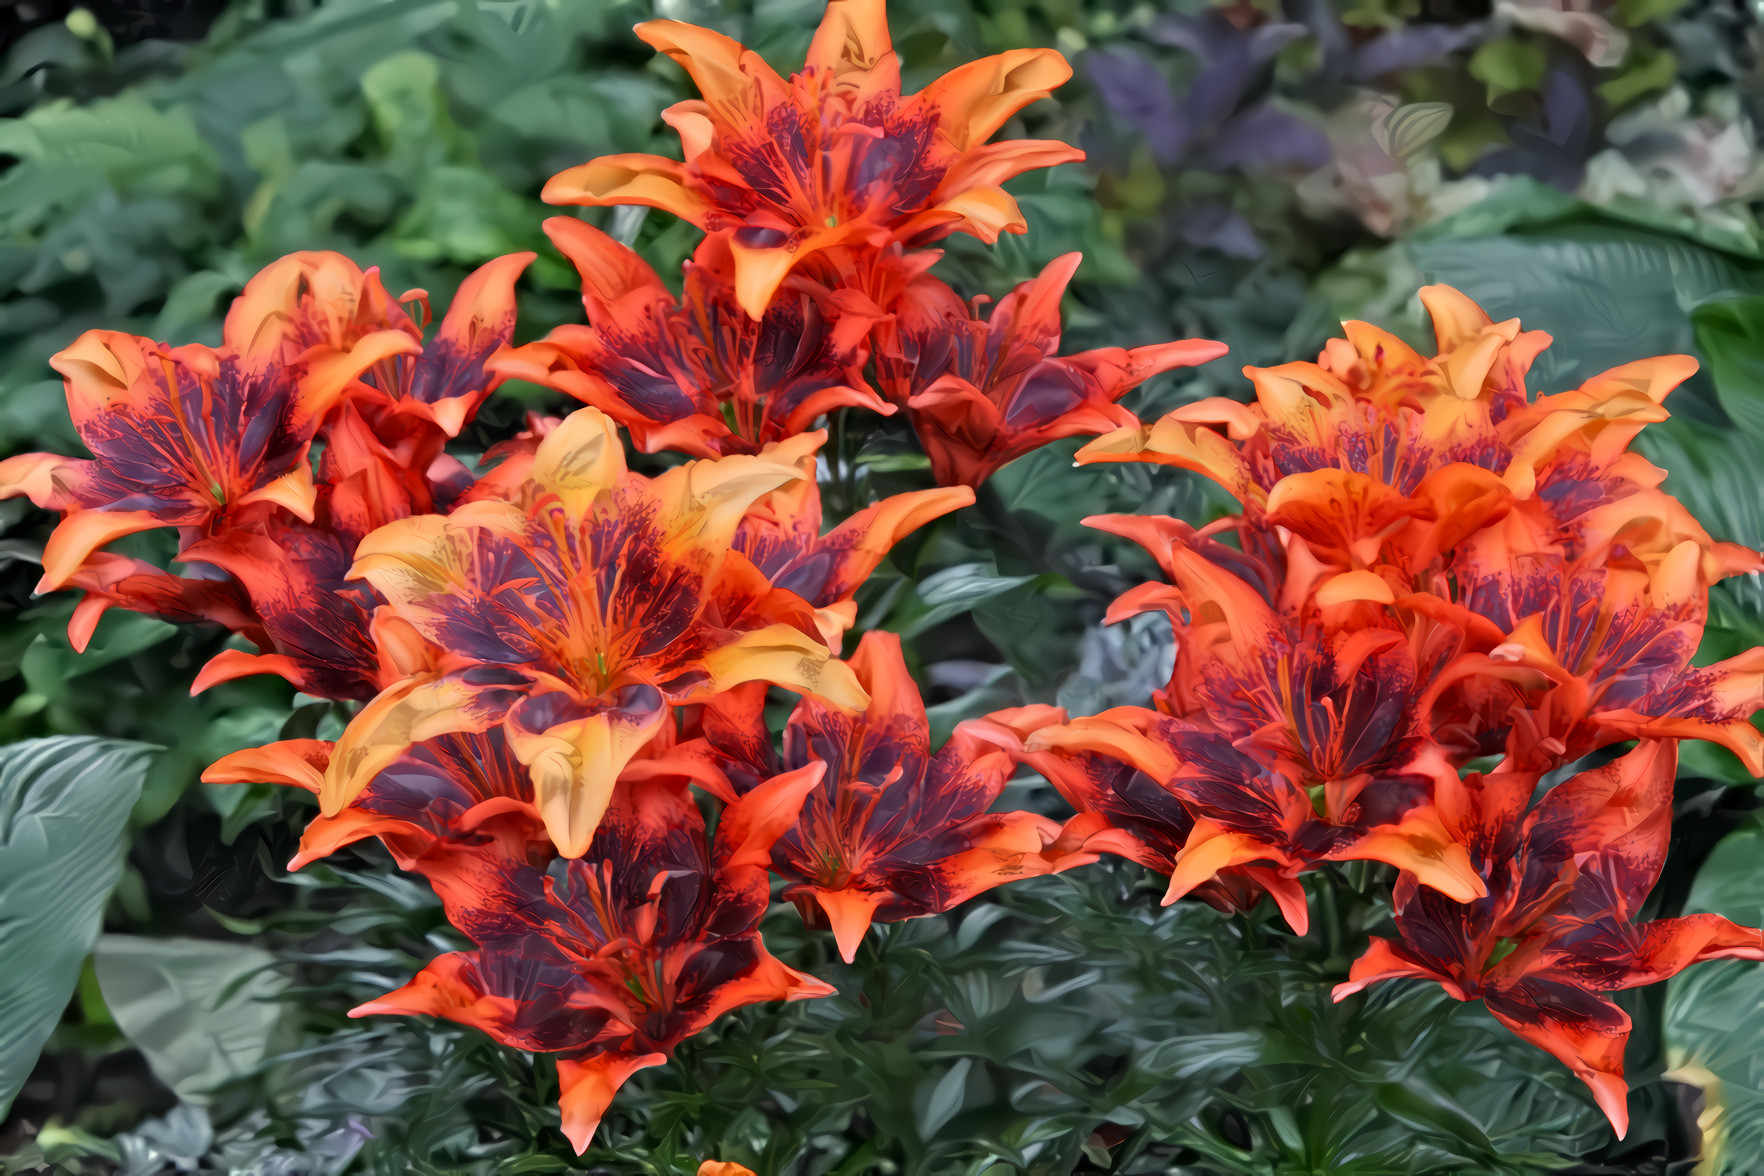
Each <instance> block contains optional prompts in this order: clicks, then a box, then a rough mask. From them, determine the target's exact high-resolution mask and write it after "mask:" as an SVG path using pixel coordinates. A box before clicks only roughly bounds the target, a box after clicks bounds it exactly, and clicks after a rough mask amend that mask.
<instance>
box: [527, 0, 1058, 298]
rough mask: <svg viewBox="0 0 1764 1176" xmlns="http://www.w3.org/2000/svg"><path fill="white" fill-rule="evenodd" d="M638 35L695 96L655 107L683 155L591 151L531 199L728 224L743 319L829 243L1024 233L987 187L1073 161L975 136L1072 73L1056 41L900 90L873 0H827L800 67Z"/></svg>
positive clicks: (669, 30) (651, 25)
mask: <svg viewBox="0 0 1764 1176" xmlns="http://www.w3.org/2000/svg"><path fill="white" fill-rule="evenodd" d="M637 35H638V36H640V37H642V38H643V39H644V40H645V41H647V42H648V43H649V44H651V45H653V46H655V48H657V49H658V50H660V51H661V52H663V53H666V54H667V55H668V56H670V57H672V58H673V59H674V60H675V61H677V62H679V63H680V65H681V66H683V67H684V68H685V70H686V72H687V73H688V74H690V75H691V77H692V80H693V82H694V83H696V84H697V86H698V89H699V92H700V93H701V94H702V95H703V98H702V99H698V100H692V101H687V102H680V103H676V104H675V105H673V106H672V107H669V108H668V110H667V111H666V112H664V114H663V116H662V117H663V118H664V119H665V120H666V121H667V123H668V125H670V126H672V127H673V128H674V129H675V130H676V131H677V132H679V135H680V142H681V146H682V148H683V149H684V153H685V160H684V162H680V161H676V160H671V159H664V158H661V157H659V156H654V155H609V156H604V157H602V158H600V159H596V160H593V161H591V162H589V163H586V164H583V165H582V166H580V167H575V168H571V169H570V170H568V171H566V172H563V173H561V174H560V175H557V176H554V177H553V178H552V180H551V182H550V183H549V184H547V185H546V186H545V192H544V198H545V199H546V200H547V201H549V202H551V203H553V204H588V205H609V204H611V205H617V204H644V205H648V206H650V207H652V208H659V209H662V210H664V211H667V212H672V213H674V214H675V215H677V216H680V217H684V218H685V219H687V220H689V221H691V222H692V223H694V224H696V225H698V226H699V227H700V228H703V229H706V230H708V231H710V232H713V233H721V232H726V233H728V235H729V244H730V248H731V250H732V253H733V263H734V289H735V297H736V301H737V302H738V303H739V304H740V306H741V307H742V308H743V309H745V310H746V311H747V313H748V314H749V315H751V316H752V317H754V318H756V319H757V318H760V317H761V316H762V315H764V314H765V312H766V307H767V306H768V305H769V304H770V303H771V300H772V296H773V293H774V292H775V291H776V290H777V289H778V287H779V285H780V284H781V283H782V282H783V280H784V278H785V276H786V275H787V274H789V273H790V272H791V271H792V270H793V269H795V268H798V267H803V266H805V265H806V264H811V263H812V262H813V260H814V259H816V258H817V257H818V255H820V254H821V253H822V252H823V251H826V250H829V249H833V248H835V247H841V246H847V247H864V248H869V249H881V248H883V247H886V246H887V245H888V244H889V243H891V242H895V241H899V242H905V243H913V242H923V241H929V240H935V239H936V238H938V237H942V236H945V235H947V234H949V233H951V232H956V231H961V232H967V233H972V234H973V235H975V236H977V237H979V238H980V239H981V240H984V241H987V242H991V241H994V240H996V239H997V238H998V235H999V233H1001V232H1016V233H1020V232H1023V231H1024V228H1025V223H1024V221H1023V217H1022V214H1021V212H1019V211H1018V209H1017V204H1016V201H1014V200H1013V199H1012V198H1011V197H1010V196H1009V195H1007V194H1006V193H1005V191H1004V189H1003V188H1002V187H1001V186H1000V185H1001V184H1002V183H1003V182H1004V181H1005V180H1008V179H1010V178H1011V177H1012V176H1015V175H1018V174H1020V173H1022V172H1024V171H1027V170H1029V169H1031V168H1038V167H1051V166H1053V165H1055V164H1059V163H1065V162H1068V161H1070V160H1076V159H1082V158H1083V152H1081V151H1079V150H1077V149H1076V148H1074V147H1069V146H1067V145H1066V144H1064V143H1058V142H1047V141H1038V140H1022V141H1017V142H1007V143H996V144H991V145H987V144H986V140H987V139H989V138H991V137H992V135H993V134H994V133H996V132H997V131H998V130H999V128H1000V127H1002V126H1003V125H1004V124H1005V122H1006V120H1008V119H1009V118H1010V117H1011V115H1013V114H1015V113H1016V112H1017V111H1018V110H1020V109H1022V108H1023V107H1024V106H1027V105H1028V104H1029V103H1031V102H1034V101H1035V100H1037V99H1039V98H1043V97H1046V96H1047V93H1048V92H1049V91H1050V90H1052V89H1053V88H1054V87H1056V86H1058V85H1061V84H1062V83H1064V82H1065V81H1066V80H1067V79H1068V78H1069V77H1071V75H1072V71H1071V68H1070V67H1069V66H1068V65H1067V64H1066V62H1065V59H1064V58H1062V57H1061V56H1060V55H1059V54H1058V53H1056V52H1054V51H1053V50H1051V49H1014V50H1011V51H1009V52H1006V53H1003V54H1000V55H998V56H996V57H989V58H985V59H983V60H980V61H975V62H971V63H969V64H967V65H964V66H962V67H960V68H958V69H956V70H954V71H952V72H950V73H948V74H945V75H944V76H943V77H942V78H939V79H938V80H937V81H935V82H933V83H931V85H929V86H927V87H926V88H925V89H924V90H922V91H920V92H919V93H918V94H916V95H913V96H912V97H910V98H909V97H905V96H903V95H902V94H901V90H900V64H899V62H898V60H897V59H896V56H895V52H894V46H893V43H892V41H891V40H890V38H889V34H888V20H887V15H886V13H885V11H884V3H883V0H833V2H832V3H830V4H829V5H828V6H827V10H826V13H825V15H824V16H823V17H822V19H821V24H820V28H819V29H818V31H817V32H816V34H815V38H814V41H813V42H812V43H811V44H810V46H809V51H808V59H807V61H806V63H805V64H804V67H803V70H802V72H801V73H798V74H794V75H792V76H791V77H790V78H789V79H788V80H786V79H784V78H781V77H779V76H778V74H777V73H776V72H775V71H774V70H773V69H772V67H771V66H769V65H767V64H766V63H765V61H764V60H763V59H762V58H761V57H760V55H759V54H757V53H755V52H753V51H752V50H750V49H747V48H745V47H744V46H742V45H741V44H739V43H738V42H736V41H733V40H731V39H729V38H728V37H725V36H723V35H722V34H720V33H714V32H712V31H710V30H709V29H703V28H698V27H696V26H693V25H687V24H681V23H679V22H677V21H671V20H656V21H648V22H646V23H644V24H640V25H638V26H637Z"/></svg>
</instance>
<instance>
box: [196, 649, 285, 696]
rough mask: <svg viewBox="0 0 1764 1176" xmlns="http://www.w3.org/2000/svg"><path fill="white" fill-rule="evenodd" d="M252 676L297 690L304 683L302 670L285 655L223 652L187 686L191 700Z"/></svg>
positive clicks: (242, 651)
mask: <svg viewBox="0 0 1764 1176" xmlns="http://www.w3.org/2000/svg"><path fill="white" fill-rule="evenodd" d="M253 674H275V675H276V676H277V677H281V678H286V679H287V680H288V681H290V682H292V683H294V684H295V685H296V686H298V685H299V684H300V683H301V682H303V681H305V679H306V671H305V669H304V667H302V666H301V664H300V663H299V662H297V661H295V660H294V659H293V658H291V657H288V656H287V655H285V654H280V653H247V652H246V651H245V650H243V649H223V650H221V651H220V652H219V653H217V654H215V655H214V656H213V657H211V658H209V659H208V664H207V665H205V666H203V667H202V671H201V672H200V673H198V674H197V675H196V680H195V681H194V682H191V683H190V694H191V696H192V697H194V696H196V695H198V694H201V693H202V692H203V691H204V690H207V689H208V688H209V687H210V686H218V685H219V684H220V683H222V682H231V681H232V680H233V679H234V678H249V677H251V676H252V675H253Z"/></svg>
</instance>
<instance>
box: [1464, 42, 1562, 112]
mask: <svg viewBox="0 0 1764 1176" xmlns="http://www.w3.org/2000/svg"><path fill="white" fill-rule="evenodd" d="M1548 65H1549V54H1548V52H1547V51H1546V50H1545V49H1544V47H1543V46H1542V45H1541V44H1539V43H1537V42H1536V41H1511V40H1509V41H1490V42H1489V43H1488V44H1486V45H1484V46H1483V47H1482V48H1480V49H1478V50H1477V51H1476V54H1475V56H1473V57H1472V58H1471V59H1470V76H1471V77H1473V78H1475V79H1476V80H1477V81H1479V82H1482V83H1483V84H1484V85H1486V86H1487V87H1488V100H1489V101H1490V102H1493V101H1494V100H1495V99H1496V98H1499V97H1500V96H1501V95H1502V94H1509V93H1511V92H1513V91H1514V90H1529V89H1532V88H1533V87H1535V86H1536V85H1537V84H1538V83H1539V82H1541V81H1543V76H1544V69H1545V67H1547V66H1548Z"/></svg>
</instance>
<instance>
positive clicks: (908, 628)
mask: <svg viewBox="0 0 1764 1176" xmlns="http://www.w3.org/2000/svg"><path fill="white" fill-rule="evenodd" d="M1035 578H1036V577H1034V576H1001V575H999V574H998V573H997V572H995V571H994V570H993V569H992V568H991V567H990V566H988V565H986V564H983V563H966V564H957V565H956V566H955V567H953V568H944V569H943V570H942V571H940V572H934V573H932V574H931V575H929V576H926V577H925V578H924V579H923V580H922V581H920V582H919V590H918V592H917V593H915V594H914V595H913V596H912V597H911V598H909V599H908V601H907V602H906V603H905V604H903V605H902V606H901V607H900V608H898V609H896V610H895V613H894V615H892V616H890V617H889V618H888V621H887V623H886V624H887V627H888V628H890V629H893V630H894V631H895V632H896V633H899V634H900V635H901V636H902V637H912V636H915V635H917V634H919V633H923V632H924V631H925V630H927V629H930V628H932V627H933V626H936V625H940V624H942V623H943V622H944V621H947V620H949V618H951V617H954V616H959V615H961V614H962V613H965V612H967V611H968V610H969V609H971V608H973V607H974V606H975V605H977V604H979V603H980V602H981V601H983V600H990V599H992V598H993V597H994V596H1000V595H1002V594H1004V593H1006V592H1009V591H1010V590H1011V589H1013V588H1016V587H1019V586H1021V585H1023V584H1027V583H1029V582H1030V581H1031V580H1034V579H1035Z"/></svg>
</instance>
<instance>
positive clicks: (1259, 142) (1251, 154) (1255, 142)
mask: <svg viewBox="0 0 1764 1176" xmlns="http://www.w3.org/2000/svg"><path fill="white" fill-rule="evenodd" d="M1210 154H1211V163H1212V166H1213V167H1214V168H1215V169H1217V170H1219V171H1224V170H1225V169H1227V168H1233V167H1241V168H1267V167H1272V168H1299V169H1304V170H1307V171H1309V170H1313V169H1315V168H1319V167H1322V166H1323V165H1324V164H1326V163H1328V162H1329V160H1330V159H1331V158H1332V157H1333V152H1331V150H1330V148H1329V138H1328V136H1327V135H1325V134H1324V133H1323V131H1322V130H1321V129H1320V128H1318V127H1315V126H1313V125H1311V124H1310V123H1308V122H1306V121H1305V120H1304V119H1302V118H1299V117H1298V116H1296V115H1292V114H1288V113H1286V112H1285V111H1284V110H1280V109H1277V108H1276V107H1274V106H1272V105H1270V104H1269V103H1266V102H1264V103H1263V104H1261V105H1260V106H1254V107H1251V108H1250V109H1248V110H1246V111H1244V112H1243V113H1242V114H1239V115H1236V116H1235V117H1233V118H1232V119H1231V120H1230V121H1229V122H1227V123H1226V124H1225V125H1224V126H1223V127H1221V128H1220V129H1219V134H1218V135H1217V137H1215V139H1214V140H1213V147H1212V151H1211V153H1210Z"/></svg>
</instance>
